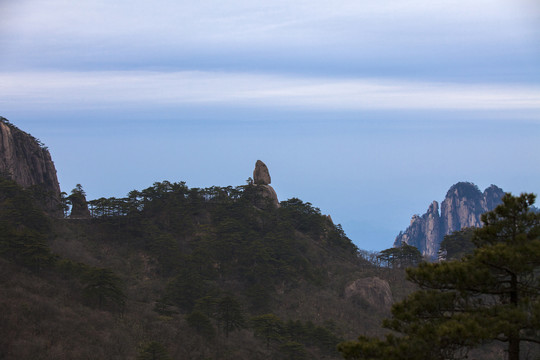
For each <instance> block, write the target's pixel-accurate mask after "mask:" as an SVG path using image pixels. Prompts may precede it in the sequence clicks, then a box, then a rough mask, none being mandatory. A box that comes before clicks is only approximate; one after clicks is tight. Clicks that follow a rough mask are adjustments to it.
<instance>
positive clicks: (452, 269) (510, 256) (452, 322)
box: [339, 194, 540, 360]
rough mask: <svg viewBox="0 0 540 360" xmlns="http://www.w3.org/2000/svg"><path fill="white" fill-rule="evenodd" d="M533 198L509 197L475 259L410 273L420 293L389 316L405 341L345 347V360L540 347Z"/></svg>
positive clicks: (512, 357)
mask: <svg viewBox="0 0 540 360" xmlns="http://www.w3.org/2000/svg"><path fill="white" fill-rule="evenodd" d="M534 200H535V196H534V195H532V194H522V195H521V196H519V197H514V196H512V195H510V194H507V195H505V196H504V197H503V199H502V201H503V203H502V204H501V205H500V206H498V207H497V208H496V209H495V210H493V211H491V212H489V213H486V214H484V215H483V216H482V221H483V223H484V227H483V228H480V229H477V230H475V233H474V236H473V239H472V241H473V243H474V245H475V247H476V248H475V250H474V252H473V254H471V255H467V256H465V257H463V258H462V259H461V260H454V261H447V262H441V263H435V264H428V263H422V264H420V265H419V266H418V267H417V268H411V269H408V270H407V274H408V277H409V280H411V281H412V282H414V283H415V284H417V285H418V286H419V287H420V289H421V290H419V291H417V292H415V293H413V294H411V295H410V296H409V297H408V298H407V299H406V300H405V301H402V302H400V303H397V304H395V305H394V306H393V308H392V315H393V316H392V318H391V319H388V320H386V321H385V322H384V326H385V327H387V328H389V329H391V330H394V331H397V332H399V333H401V334H403V336H401V337H397V336H394V335H388V336H387V337H386V339H384V340H380V339H373V338H368V337H361V338H359V340H358V341H356V342H348V343H343V344H340V348H339V349H340V351H341V353H342V354H343V355H344V356H345V358H346V359H411V360H413V359H460V358H465V357H466V356H467V351H468V350H469V349H471V348H474V347H477V346H479V345H481V344H484V343H489V342H493V341H499V342H503V343H506V344H507V351H508V359H509V360H519V356H520V345H521V344H522V343H524V342H526V343H532V344H540V332H539V331H538V329H540V214H539V213H537V212H534V211H532V210H531V207H532V204H533V203H534Z"/></svg>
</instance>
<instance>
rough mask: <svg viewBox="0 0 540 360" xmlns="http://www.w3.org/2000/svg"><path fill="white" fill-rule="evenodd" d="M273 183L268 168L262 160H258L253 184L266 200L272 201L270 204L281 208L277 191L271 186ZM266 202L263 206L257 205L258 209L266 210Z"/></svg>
mask: <svg viewBox="0 0 540 360" xmlns="http://www.w3.org/2000/svg"><path fill="white" fill-rule="evenodd" d="M271 182H272V180H271V178H270V172H269V171H268V167H266V164H265V163H263V162H262V161H261V160H257V162H256V163H255V170H253V183H254V185H255V186H256V187H257V190H259V191H260V192H261V194H262V196H263V198H264V199H270V202H271V203H272V204H273V206H275V207H279V200H278V197H277V194H276V191H275V190H274V188H273V187H271V186H270V185H269V184H270V183H271ZM265 206H266V201H265V202H264V203H261V204H257V207H259V208H264V207H265Z"/></svg>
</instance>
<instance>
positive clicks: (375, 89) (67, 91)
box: [0, 71, 540, 110]
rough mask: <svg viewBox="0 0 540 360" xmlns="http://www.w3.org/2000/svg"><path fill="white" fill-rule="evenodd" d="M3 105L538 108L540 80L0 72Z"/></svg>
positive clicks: (355, 108)
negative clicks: (487, 81) (528, 82)
mask: <svg viewBox="0 0 540 360" xmlns="http://www.w3.org/2000/svg"><path fill="white" fill-rule="evenodd" d="M0 104H1V105H2V106H3V107H4V108H18V107H21V108H22V107H28V106H30V107H33V108H36V109H39V108H49V107H55V106H62V107H64V108H66V107H67V108H70V109H79V108H80V109H84V108H89V107H91V108H100V107H122V106H125V105H128V104H129V105H131V106H135V107H147V108H148V107H156V106H164V105H167V106H169V105H178V106H182V105H197V104H200V105H204V104H211V105H226V106H233V107H235V106H236V107H246V106H250V107H251V106H257V107H262V108H264V107H276V106H281V107H292V108H299V109H305V110H308V109H330V110H332V109H333V110H340V109H341V110H366V109H369V110H396V109H417V110H422V109H430V110H433V109H453V110H498V109H500V110H518V109H521V110H531V109H535V110H540V86H531V85H529V86H527V85H514V86H509V85H505V84H499V85H493V84H489V85H483V84H466V83H462V84H459V83H441V82H416V81H403V80H391V79H374V78H357V79H336V78H328V77H297V76H277V75H265V74H253V73H225V72H201V71H197V72H133V71H124V72H37V73H36V72H31V73H0Z"/></svg>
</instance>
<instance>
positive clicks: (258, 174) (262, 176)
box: [253, 160, 272, 185]
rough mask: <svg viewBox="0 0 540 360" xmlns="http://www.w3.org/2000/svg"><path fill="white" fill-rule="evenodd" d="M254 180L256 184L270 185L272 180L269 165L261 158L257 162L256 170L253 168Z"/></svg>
mask: <svg viewBox="0 0 540 360" xmlns="http://www.w3.org/2000/svg"><path fill="white" fill-rule="evenodd" d="M253 182H254V183H255V184H256V185H268V184H270V183H271V182H272V179H271V178H270V173H269V172H268V167H266V164H265V163H263V162H262V161H261V160H257V162H256V163H255V170H253Z"/></svg>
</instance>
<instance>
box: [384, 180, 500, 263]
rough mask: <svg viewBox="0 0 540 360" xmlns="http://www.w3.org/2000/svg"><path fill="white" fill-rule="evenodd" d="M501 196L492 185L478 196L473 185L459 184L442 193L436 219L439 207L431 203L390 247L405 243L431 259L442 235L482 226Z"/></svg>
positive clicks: (468, 183)
mask: <svg viewBox="0 0 540 360" xmlns="http://www.w3.org/2000/svg"><path fill="white" fill-rule="evenodd" d="M503 195H504V191H503V190H502V189H500V188H499V187H497V186H495V185H491V186H490V187H488V188H487V189H486V190H485V191H484V192H483V193H482V192H480V190H479V189H478V187H477V186H476V185H475V184H473V183H470V182H459V183H457V184H455V185H453V186H452V187H450V189H449V190H448V192H447V193H446V197H445V199H444V200H443V202H442V203H441V212H440V215H439V204H438V203H437V202H436V201H433V202H432V203H431V205H430V206H429V207H428V210H427V212H426V213H425V214H424V215H422V216H418V215H414V216H413V217H412V219H411V224H410V226H409V227H408V228H407V229H406V230H405V231H404V232H403V231H402V232H400V233H399V235H398V236H397V237H396V240H395V241H394V246H400V245H401V244H402V243H407V244H409V245H412V246H416V247H417V248H418V250H420V252H422V254H423V255H424V256H426V257H428V258H432V259H435V258H436V257H437V252H438V251H439V247H440V244H441V242H442V240H443V239H444V236H445V235H448V234H451V233H453V232H454V231H458V230H461V229H462V228H465V227H480V226H482V221H481V220H480V217H481V215H482V214H483V213H485V212H487V211H491V210H493V209H494V208H495V207H497V205H499V204H500V203H501V198H502V196H503Z"/></svg>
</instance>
